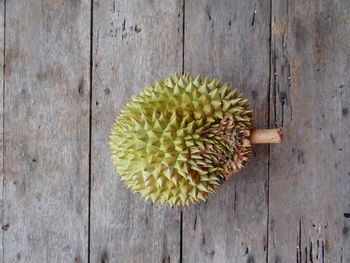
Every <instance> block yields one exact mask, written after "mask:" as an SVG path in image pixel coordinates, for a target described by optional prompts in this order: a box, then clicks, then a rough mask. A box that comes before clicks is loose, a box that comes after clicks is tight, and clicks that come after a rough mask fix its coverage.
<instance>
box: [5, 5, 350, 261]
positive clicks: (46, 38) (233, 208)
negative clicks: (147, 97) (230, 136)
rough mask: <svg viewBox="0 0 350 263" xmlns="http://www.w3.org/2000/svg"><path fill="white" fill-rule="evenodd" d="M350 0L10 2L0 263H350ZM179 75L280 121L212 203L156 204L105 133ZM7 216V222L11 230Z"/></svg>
mask: <svg viewBox="0 0 350 263" xmlns="http://www.w3.org/2000/svg"><path fill="white" fill-rule="evenodd" d="M349 13H350V1H348V0H310V1H302V0H295V1H290V0H246V1H242V0H241V1H240V0H220V1H214V0H206V1H204V0H182V1H180V0H142V1H141V0H139V1H137V0H128V1H117V0H0V14H1V15H0V25H1V27H0V50H1V52H0V64H1V65H3V66H2V70H1V73H0V83H2V87H1V88H0V146H1V149H0V168H1V180H0V198H1V202H0V206H1V213H0V221H1V224H2V225H3V227H2V229H3V231H0V262H2V263H8V262H76V263H78V262H79V263H83V262H103V263H107V262H147V263H151V262H244V263H245V262H249V263H253V262H271V263H277V262H297V263H301V262H303V263H304V262H309V263H316V262H322V263H324V262H331V263H333V262H339V263H347V262H350V232H349V228H350V114H349V107H350V70H349V68H350V17H349ZM183 71H187V72H190V73H192V74H197V73H201V74H202V75H209V76H210V77H216V78H219V79H221V80H222V81H225V82H228V83H229V84H231V85H233V86H234V87H237V88H239V89H240V90H241V91H242V92H243V93H244V94H245V96H246V97H247V98H248V99H250V100H251V106H252V108H253V110H254V112H255V114H254V119H255V123H254V125H255V127H260V128H267V127H271V128H272V127H279V126H283V127H284V130H285V140H284V142H283V143H282V144H281V145H271V146H267V145H259V146H254V156H253V158H252V160H251V161H250V162H249V163H248V164H247V166H246V168H245V169H243V170H242V171H241V172H240V173H238V174H237V175H236V176H235V177H234V178H232V179H231V180H230V181H228V182H227V183H225V184H224V185H223V186H222V187H221V188H220V189H219V190H218V191H217V193H216V194H215V195H212V196H210V198H209V199H208V201H207V202H202V203H200V204H199V205H195V206H191V207H186V208H185V209H184V211H183V212H181V211H180V210H179V209H178V208H175V209H172V208H170V207H167V206H163V207H162V206H160V205H152V204H151V203H150V202H147V203H145V202H144V201H142V200H140V197H139V196H134V195H132V194H131V193H130V191H129V190H127V189H126V187H125V186H124V185H123V184H122V183H121V182H120V180H119V178H118V177H117V176H116V174H115V172H114V169H113V167H112V165H111V161H110V152H109V146H108V144H107V143H108V135H109V132H110V129H111V126H112V123H113V121H114V118H115V116H116V114H117V113H118V111H119V110H120V109H121V108H122V106H123V105H124V103H125V102H127V101H128V100H129V99H130V97H131V96H132V95H133V94H135V93H136V92H137V91H138V90H140V89H142V88H144V87H145V85H146V84H147V83H148V82H153V81H154V80H155V79H156V78H163V77H164V76H165V75H166V74H173V73H178V74H181V73H182V72H183ZM7 224H9V228H8V230H7V231H4V230H5V229H6V227H4V226H5V225H7Z"/></svg>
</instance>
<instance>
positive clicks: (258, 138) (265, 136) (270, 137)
mask: <svg viewBox="0 0 350 263" xmlns="http://www.w3.org/2000/svg"><path fill="white" fill-rule="evenodd" d="M282 140H283V130H282V128H278V129H257V130H253V131H252V134H251V137H250V141H251V143H252V144H258V143H281V142H282Z"/></svg>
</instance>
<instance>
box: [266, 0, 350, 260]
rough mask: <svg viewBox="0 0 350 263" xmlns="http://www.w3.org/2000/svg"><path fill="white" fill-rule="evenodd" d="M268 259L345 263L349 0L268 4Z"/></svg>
mask: <svg viewBox="0 0 350 263" xmlns="http://www.w3.org/2000/svg"><path fill="white" fill-rule="evenodd" d="M272 2H273V8H272V69H273V70H272V82H271V126H272V127H273V126H280V125H283V126H284V127H285V140H284V142H283V144H281V145H279V146H277V145H276V146H273V147H272V146H271V161H270V210H269V211H270V212H269V217H270V233H269V259H270V262H276V261H277V260H278V261H279V262H314V263H315V262H344V263H345V262H350V238H349V234H350V233H349V231H348V229H349V227H350V218H346V217H345V216H344V213H350V176H349V175H350V167H349V160H350V138H349V137H350V115H349V113H348V109H349V107H350V87H349V86H350V74H349V68H350V60H349V42H350V26H349V25H350V20H349V12H350V2H349V1H347V0H334V1H326V0H322V1H316V0H314V1H301V0H298V1H288V0H285V1H280V0H278V1H276V0H274V1H272Z"/></svg>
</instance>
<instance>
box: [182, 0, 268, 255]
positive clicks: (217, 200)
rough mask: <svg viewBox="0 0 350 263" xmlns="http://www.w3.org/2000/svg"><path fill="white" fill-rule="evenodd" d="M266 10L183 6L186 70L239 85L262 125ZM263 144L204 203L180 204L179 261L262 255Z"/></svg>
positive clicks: (255, 4) (226, 4)
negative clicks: (181, 231) (181, 222)
mask: <svg viewBox="0 0 350 263" xmlns="http://www.w3.org/2000/svg"><path fill="white" fill-rule="evenodd" d="M254 10H256V14H255V15H254ZM269 14H270V6H269V1H228V0H227V1H201V0H196V1H192V0H191V1H186V5H185V54H184V57H185V71H189V72H191V73H192V74H198V73H202V76H205V75H209V76H210V77H216V78H218V79H220V80H222V81H223V82H228V83H229V84H231V85H233V86H234V88H239V89H240V91H241V92H243V93H244V95H245V96H246V98H248V99H250V100H251V108H252V109H253V110H254V111H255V114H254V120H255V121H254V125H255V127H260V128H266V127H267V125H268V88H269V42H268V39H269V32H270V31H269V30H270V29H269ZM267 149H268V148H267V146H266V145H259V146H254V156H252V159H251V161H250V162H249V163H248V164H247V165H246V167H245V168H244V169H243V170H242V171H241V172H239V173H238V174H236V175H235V176H234V177H233V178H232V179H230V180H229V181H227V182H226V183H224V185H223V186H222V187H221V188H220V189H218V190H217V192H216V194H215V195H211V196H210V197H209V199H208V200H207V201H206V202H205V203H203V202H202V203H200V204H199V205H196V206H194V207H189V208H185V209H184V213H183V218H184V219H183V262H264V261H265V260H266V249H267V225H266V224H267V190H268V189H267V178H268V177H267V171H268V167H267V158H268V151H267ZM255 155H256V156H255Z"/></svg>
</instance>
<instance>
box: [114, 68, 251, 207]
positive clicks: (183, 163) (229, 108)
mask: <svg viewBox="0 0 350 263" xmlns="http://www.w3.org/2000/svg"><path fill="white" fill-rule="evenodd" d="M248 107H249V101H248V100H247V99H244V98H243V96H242V94H240V93H239V92H238V91H237V90H236V89H235V90H233V89H232V88H231V87H230V86H228V85H227V84H226V83H224V84H221V83H220V81H219V80H217V79H208V77H207V78H205V79H204V80H201V77H200V75H198V76H197V77H195V78H193V77H192V76H191V75H189V74H187V73H184V74H183V75H182V76H181V77H179V76H177V75H174V76H173V77H166V78H165V80H164V81H161V80H158V81H156V82H155V85H154V86H152V85H148V86H147V87H146V88H145V89H144V90H142V91H140V93H139V95H136V96H133V97H132V98H131V100H130V101H129V102H128V103H127V104H126V105H125V108H124V109H123V110H122V111H121V112H120V114H119V116H118V117H117V118H116V121H115V123H114V125H113V128H112V132H111V135H110V146H111V152H112V162H113V165H114V167H115V168H116V171H117V173H118V175H119V176H120V177H121V179H122V180H124V181H125V184H126V185H127V187H130V188H131V190H132V191H133V192H139V193H140V194H141V197H142V198H144V199H145V200H148V199H151V200H152V201H153V202H154V203H155V202H160V203H162V204H164V203H168V204H170V205H171V206H174V205H189V204H191V203H192V204H193V203H196V202H198V201H200V200H206V199H207V198H208V194H209V193H214V192H215V189H216V188H217V187H219V186H220V185H221V184H222V183H223V182H224V181H225V180H227V179H229V178H230V177H231V176H232V175H233V174H234V173H236V172H237V171H238V170H240V169H241V168H242V167H243V166H244V164H245V163H246V162H247V161H248V159H249V157H250V155H251V142H250V133H251V127H252V110H250V109H249V108H248Z"/></svg>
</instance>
